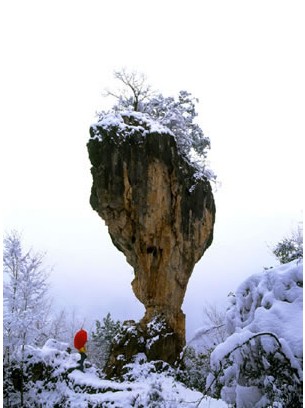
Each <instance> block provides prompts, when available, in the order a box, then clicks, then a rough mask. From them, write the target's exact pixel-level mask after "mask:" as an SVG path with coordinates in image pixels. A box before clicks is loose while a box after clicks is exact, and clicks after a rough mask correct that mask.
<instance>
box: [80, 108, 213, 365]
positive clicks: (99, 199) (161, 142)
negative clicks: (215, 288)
mask: <svg viewBox="0 0 305 408" xmlns="http://www.w3.org/2000/svg"><path fill="white" fill-rule="evenodd" d="M90 135H91V137H90V140H89V142H88V145H87V147H88V152H89V158H90V161H91V164H92V168H91V173H92V177H93V185H92V190H91V197H90V203H91V206H92V208H93V209H94V210H95V211H97V212H98V214H99V216H100V217H101V218H102V219H103V220H104V221H105V223H106V225H107V226H108V230H109V234H110V236H111V238H112V241H113V243H114V245H115V246H116V247H117V248H118V249H119V250H120V251H122V252H123V253H124V254H125V256H126V259H127V261H128V263H129V264H130V265H132V266H133V268H134V273H135V276H134V280H133V282H132V288H133V291H134V293H135V295H136V297H137V298H138V299H139V300H140V301H141V302H142V303H143V304H144V306H145V308H146V313H145V316H144V317H143V319H142V320H141V322H140V323H139V327H140V328H141V330H142V332H144V338H145V334H146V335H147V336H148V332H149V330H148V329H147V327H149V325H150V323H151V322H153V321H154V319H156V317H158V316H159V318H160V319H161V320H162V321H163V322H165V325H166V327H167V332H168V334H169V335H170V336H172V339H174V340H173V341H168V342H167V343H168V344H169V347H170V349H171V350H168V356H169V357H168V359H167V358H166V355H167V353H166V350H164V347H163V346H162V347H160V349H163V350H162V351H161V350H160V356H159V357H162V358H160V359H162V360H165V361H168V362H170V363H172V362H173V360H175V359H176V358H177V357H178V356H179V353H180V352H181V350H182V348H183V347H184V345H185V316H184V314H183V312H182V310H181V305H182V302H183V299H184V295H185V291H186V287H187V284H188V280H189V278H190V276H191V274H192V271H193V268H194V265H195V264H196V262H197V261H198V260H199V259H200V258H201V257H202V255H203V253H204V252H205V250H206V249H207V248H208V247H209V245H210V244H211V242H212V239H213V226H214V221H215V204H214V199H213V194H212V189H211V186H210V183H209V181H208V180H207V178H206V177H204V176H202V175H201V176H198V169H196V168H195V167H194V166H193V165H192V164H191V163H190V162H189V160H187V158H186V157H185V156H184V155H183V154H182V153H181V151H180V150H179V149H178V147H177V143H176V140H175V137H174V135H173V134H172V133H171V132H170V131H169V130H168V129H167V128H165V127H161V126H160V125H158V124H157V123H156V122H153V121H152V120H150V119H149V118H148V117H146V116H145V115H143V114H140V113H136V112H134V113H129V114H126V115H124V114H116V115H106V116H105V117H104V118H103V119H102V120H101V121H100V122H98V123H97V124H96V125H93V126H92V127H91V128H90ZM148 337H149V336H148ZM163 337H164V333H163ZM160 341H161V339H160ZM163 343H164V341H163ZM165 347H166V346H165ZM156 350H158V347H155V353H154V358H155V359H158V351H156ZM173 350H174V353H173Z"/></svg>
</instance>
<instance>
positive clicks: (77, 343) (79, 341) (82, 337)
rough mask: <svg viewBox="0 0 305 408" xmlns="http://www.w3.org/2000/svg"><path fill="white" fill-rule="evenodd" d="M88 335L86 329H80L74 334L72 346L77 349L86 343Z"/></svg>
mask: <svg viewBox="0 0 305 408" xmlns="http://www.w3.org/2000/svg"><path fill="white" fill-rule="evenodd" d="M87 340H88V335H87V332H86V330H83V329H81V330H80V331H78V332H77V333H76V335H75V336H74V347H75V348H76V349H77V350H79V349H81V348H82V347H84V345H85V344H86V343H87Z"/></svg>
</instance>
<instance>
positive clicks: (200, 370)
mask: <svg viewBox="0 0 305 408" xmlns="http://www.w3.org/2000/svg"><path fill="white" fill-rule="evenodd" d="M203 312H204V316H203V317H204V320H203V326H202V327H201V328H200V329H199V330H197V332H196V333H195V335H194V337H193V338H192V339H191V340H190V341H189V342H188V344H187V346H186V347H185V349H184V352H183V355H182V360H181V363H180V367H179V369H178V373H177V374H178V379H179V380H180V381H182V382H183V383H184V384H186V385H187V386H188V387H190V388H193V389H197V390H199V391H203V390H205V388H206V378H207V376H208V374H209V373H210V371H211V368H210V356H211V353H212V351H213V350H214V349H215V347H216V346H217V345H218V344H219V343H222V342H223V341H224V340H225V339H226V338H227V337H228V333H227V330H226V327H225V311H224V310H222V309H219V308H218V307H216V306H215V305H208V304H207V305H206V306H205V307H204V309H203Z"/></svg>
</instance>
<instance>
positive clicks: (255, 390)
mask: <svg viewBox="0 0 305 408" xmlns="http://www.w3.org/2000/svg"><path fill="white" fill-rule="evenodd" d="M302 268H303V263H302V262H301V261H293V262H290V263H288V264H285V265H282V266H279V267H277V268H273V269H269V270H267V271H265V272H263V273H261V274H256V275H253V276H251V277H250V278H248V279H247V280H246V281H245V282H244V283H243V284H242V285H241V286H240V287H239V288H238V290H237V292H236V295H235V296H234V297H232V305H231V307H230V308H229V309H228V312H227V316H226V318H227V329H228V332H229V334H230V336H229V337H228V338H227V339H226V340H225V341H224V342H223V343H222V344H220V345H218V346H217V347H216V349H215V350H214V351H213V353H212V355H211V369H212V374H210V375H209V377H208V380H207V391H208V392H209V393H210V394H211V395H213V396H214V397H216V398H220V397H221V398H222V399H223V400H225V401H226V402H227V403H230V404H235V406H236V407H240V408H246V407H268V406H274V407H278V408H280V407H281V408H284V407H288V406H289V407H290V406H291V407H292V406H293V407H301V406H302V375H303V372H302V359H303V351H302V346H303V337H302V336H303V331H302V311H303V273H302Z"/></svg>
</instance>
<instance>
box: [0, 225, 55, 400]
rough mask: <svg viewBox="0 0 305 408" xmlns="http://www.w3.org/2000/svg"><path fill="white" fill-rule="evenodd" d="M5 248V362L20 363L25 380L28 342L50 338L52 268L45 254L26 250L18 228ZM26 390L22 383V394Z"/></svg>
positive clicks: (38, 342)
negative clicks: (50, 276) (49, 276)
mask: <svg viewBox="0 0 305 408" xmlns="http://www.w3.org/2000/svg"><path fill="white" fill-rule="evenodd" d="M3 248H4V251H3V272H4V285H3V301H4V305H3V343H4V365H5V369H7V370H10V368H11V364H14V365H16V364H17V365H18V366H19V370H20V372H21V376H20V379H21V383H23V376H22V369H23V362H24V349H25V346H26V345H28V344H32V345H40V344H41V342H42V341H45V340H46V338H45V337H46V336H44V334H45V333H44V330H45V328H46V326H47V316H48V312H49V304H50V303H49V298H48V281H47V280H48V271H47V269H46V268H44V267H43V261H44V254H41V253H35V254H33V253H32V252H31V251H29V252H26V253H24V251H23V248H22V244H21V238H20V234H19V233H18V232H16V231H12V232H11V233H9V234H7V235H6V236H5V238H4V244H3ZM22 390H23V387H22V386H21V398H22ZM21 402H22V401H21Z"/></svg>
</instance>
